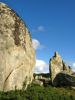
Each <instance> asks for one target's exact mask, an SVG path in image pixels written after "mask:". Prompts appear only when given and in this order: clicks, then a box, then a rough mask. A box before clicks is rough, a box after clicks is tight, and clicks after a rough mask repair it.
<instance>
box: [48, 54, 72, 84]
mask: <svg viewBox="0 0 75 100" xmlns="http://www.w3.org/2000/svg"><path fill="white" fill-rule="evenodd" d="M49 69H50V77H51V80H52V83H53V85H54V86H56V85H59V84H60V83H59V82H58V81H59V80H58V79H59V78H58V77H57V76H62V75H59V74H62V73H63V74H67V75H66V76H69V75H71V74H72V73H73V72H72V70H71V68H70V66H68V65H67V64H66V63H65V62H64V61H63V60H62V58H61V56H60V55H59V54H58V52H55V54H54V56H53V57H52V59H50V64H49ZM61 78H62V77H61ZM62 81H63V80H62Z"/></svg>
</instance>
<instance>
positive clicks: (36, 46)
mask: <svg viewBox="0 0 75 100" xmlns="http://www.w3.org/2000/svg"><path fill="white" fill-rule="evenodd" d="M32 46H33V48H34V49H35V50H37V49H43V48H44V46H43V45H42V44H41V43H40V42H39V41H38V40H37V39H32Z"/></svg>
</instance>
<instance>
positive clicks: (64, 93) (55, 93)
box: [0, 84, 75, 100]
mask: <svg viewBox="0 0 75 100" xmlns="http://www.w3.org/2000/svg"><path fill="white" fill-rule="evenodd" d="M0 100H75V91H74V90H72V89H69V88H55V87H52V86H47V87H43V86H39V85H35V84H32V85H31V86H28V88H27V90H26V91H22V90H15V91H10V92H5V93H4V92H0Z"/></svg>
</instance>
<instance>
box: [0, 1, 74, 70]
mask: <svg viewBox="0 0 75 100" xmlns="http://www.w3.org/2000/svg"><path fill="white" fill-rule="evenodd" d="M0 2H4V3H6V4H7V5H9V6H10V7H11V8H13V9H14V10H15V11H16V12H17V13H18V14H19V15H20V16H21V18H22V19H23V20H24V21H25V22H26V24H27V26H28V28H29V30H30V32H31V35H32V38H33V39H34V42H35V46H36V49H37V50H36V59H37V63H38V65H36V66H37V67H40V66H42V65H43V68H41V67H40V68H41V71H45V70H48V63H49V59H50V58H51V57H52V56H53V54H54V52H55V51H58V52H59V54H60V55H61V56H62V58H63V59H64V60H65V61H66V62H67V63H69V64H71V65H73V68H75V44H74V43H75V0H0ZM40 63H41V64H40ZM38 70H39V68H38Z"/></svg>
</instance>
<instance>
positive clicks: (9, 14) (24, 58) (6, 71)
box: [0, 3, 35, 91]
mask: <svg viewBox="0 0 75 100" xmlns="http://www.w3.org/2000/svg"><path fill="white" fill-rule="evenodd" d="M34 65H35V51H34V49H33V47H32V39H31V37H30V33H29V31H28V28H27V27H26V25H25V23H24V22H23V21H22V19H21V18H20V17H19V16H18V15H17V14H16V13H15V12H14V11H13V10H12V9H11V8H9V7H8V6H7V5H5V4H4V3H0V91H3V90H4V91H9V90H15V88H16V89H22V86H23V82H24V81H26V84H29V83H30V82H31V81H32V78H33V72H32V70H33V67H34Z"/></svg>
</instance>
